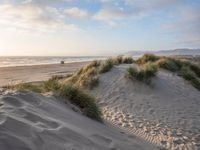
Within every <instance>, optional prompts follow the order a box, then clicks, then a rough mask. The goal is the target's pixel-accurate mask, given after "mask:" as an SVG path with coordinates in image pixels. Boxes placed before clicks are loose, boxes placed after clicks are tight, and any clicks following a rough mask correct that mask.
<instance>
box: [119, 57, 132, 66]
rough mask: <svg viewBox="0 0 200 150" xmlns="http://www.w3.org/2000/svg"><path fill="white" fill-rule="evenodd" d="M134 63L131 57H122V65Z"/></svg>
mask: <svg viewBox="0 0 200 150" xmlns="http://www.w3.org/2000/svg"><path fill="white" fill-rule="evenodd" d="M133 62H134V60H133V58H132V57H124V58H123V62H122V63H124V64H132V63H133Z"/></svg>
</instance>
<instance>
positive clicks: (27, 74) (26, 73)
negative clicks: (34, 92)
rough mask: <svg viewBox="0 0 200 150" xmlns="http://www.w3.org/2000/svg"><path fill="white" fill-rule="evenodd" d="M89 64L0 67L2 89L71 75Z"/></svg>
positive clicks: (86, 62)
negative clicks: (55, 76) (57, 76)
mask: <svg viewBox="0 0 200 150" xmlns="http://www.w3.org/2000/svg"><path fill="white" fill-rule="evenodd" d="M89 62H90V61H83V62H72V63H65V64H59V63H58V64H45V65H31V66H10V67H0V87H3V86H6V85H12V84H17V83H27V82H40V81H44V80H47V79H49V78H50V77H51V76H53V75H67V74H71V73H74V72H76V71H78V70H79V69H80V68H81V67H83V66H85V65H86V64H88V63H89Z"/></svg>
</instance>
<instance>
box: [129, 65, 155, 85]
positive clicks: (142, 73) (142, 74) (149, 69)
mask: <svg viewBox="0 0 200 150" xmlns="http://www.w3.org/2000/svg"><path fill="white" fill-rule="evenodd" d="M157 70H158V69H157V66H156V65H155V64H153V63H148V64H145V65H144V66H142V68H141V69H139V70H138V69H136V68H133V67H130V68H128V69H127V77H129V78H131V79H133V78H134V79H136V80H138V81H142V82H145V83H147V84H150V83H151V79H152V77H154V76H155V75H156V73H157Z"/></svg>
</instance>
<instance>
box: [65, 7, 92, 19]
mask: <svg viewBox="0 0 200 150" xmlns="http://www.w3.org/2000/svg"><path fill="white" fill-rule="evenodd" d="M64 13H65V14H66V15H67V16H69V17H73V18H87V17H89V13H88V11H86V10H82V9H79V8H78V7H72V8H68V9H65V10H64Z"/></svg>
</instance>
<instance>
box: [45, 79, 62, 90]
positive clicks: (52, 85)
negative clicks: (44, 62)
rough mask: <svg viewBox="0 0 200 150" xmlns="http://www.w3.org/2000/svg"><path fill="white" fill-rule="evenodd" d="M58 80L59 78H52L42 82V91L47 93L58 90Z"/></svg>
mask: <svg viewBox="0 0 200 150" xmlns="http://www.w3.org/2000/svg"><path fill="white" fill-rule="evenodd" d="M59 80H60V77H59V76H52V78H50V79H49V80H47V81H44V82H43V84H42V88H43V91H44V92H49V91H56V90H58V89H59V88H60V84H59Z"/></svg>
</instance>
